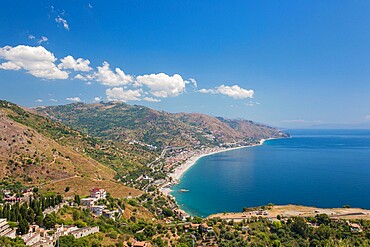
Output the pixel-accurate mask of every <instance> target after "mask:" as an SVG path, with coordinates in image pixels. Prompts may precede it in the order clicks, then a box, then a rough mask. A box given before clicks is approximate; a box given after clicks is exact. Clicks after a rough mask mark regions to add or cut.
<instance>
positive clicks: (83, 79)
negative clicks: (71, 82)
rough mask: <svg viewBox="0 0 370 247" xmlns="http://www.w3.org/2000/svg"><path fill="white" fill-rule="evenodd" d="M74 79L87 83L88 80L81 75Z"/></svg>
mask: <svg viewBox="0 0 370 247" xmlns="http://www.w3.org/2000/svg"><path fill="white" fill-rule="evenodd" d="M74 78H75V79H78V80H82V81H87V78H86V77H85V76H83V75H81V74H77V75H76V76H75V77H74Z"/></svg>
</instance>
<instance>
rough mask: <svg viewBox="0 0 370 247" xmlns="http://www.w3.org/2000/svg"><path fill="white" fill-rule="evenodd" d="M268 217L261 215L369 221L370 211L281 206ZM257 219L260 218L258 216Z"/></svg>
mask: <svg viewBox="0 0 370 247" xmlns="http://www.w3.org/2000/svg"><path fill="white" fill-rule="evenodd" d="M267 211H268V215H266V216H265V215H261V217H268V218H276V217H277V215H280V216H284V217H295V216H300V217H309V216H315V215H317V214H327V215H328V216H329V217H330V218H339V219H366V220H370V210H366V209H361V208H317V207H307V206H299V205H282V206H273V207H271V208H270V209H268V210H267ZM251 216H256V215H255V214H252V215H250V214H249V213H248V212H245V213H226V214H223V213H220V214H214V215H210V216H209V217H208V218H213V217H220V218H222V219H234V220H243V219H247V218H249V217H251ZM257 217H260V215H258V216H257Z"/></svg>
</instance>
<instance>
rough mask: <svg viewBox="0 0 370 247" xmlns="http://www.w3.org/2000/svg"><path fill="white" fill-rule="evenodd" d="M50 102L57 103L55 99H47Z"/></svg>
mask: <svg viewBox="0 0 370 247" xmlns="http://www.w3.org/2000/svg"><path fill="white" fill-rule="evenodd" d="M49 100H50V101H51V102H58V100H56V99H49Z"/></svg>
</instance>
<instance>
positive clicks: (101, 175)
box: [0, 101, 156, 184]
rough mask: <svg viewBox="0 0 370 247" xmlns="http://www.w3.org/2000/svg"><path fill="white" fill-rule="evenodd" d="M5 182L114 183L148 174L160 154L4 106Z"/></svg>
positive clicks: (0, 112)
mask: <svg viewBox="0 0 370 247" xmlns="http://www.w3.org/2000/svg"><path fill="white" fill-rule="evenodd" d="M0 127H1V128H0V164H2V165H1V166H0V169H1V174H0V178H1V179H7V180H10V181H14V180H17V181H21V182H28V183H32V184H41V183H47V182H50V181H56V180H64V179H67V178H71V177H85V178H89V179H94V180H112V181H113V180H115V178H116V177H117V176H119V177H121V176H122V175H123V174H128V173H129V172H130V171H135V172H137V173H140V171H141V170H142V171H145V170H147V168H146V166H145V164H146V163H148V162H150V161H151V160H153V159H154V157H155V156H156V155H155V153H153V152H151V151H147V150H145V149H143V148H142V147H141V146H137V145H123V144H121V143H114V142H111V141H103V140H100V139H96V138H93V137H89V136H87V135H84V134H81V133H80V132H78V131H75V130H73V129H71V128H70V127H67V126H65V125H63V124H62V123H58V122H55V121H52V120H50V119H48V118H46V117H43V116H39V115H36V114H33V113H32V112H30V111H27V110H25V109H23V108H21V107H19V106H17V105H15V104H12V103H10V102H7V101H0Z"/></svg>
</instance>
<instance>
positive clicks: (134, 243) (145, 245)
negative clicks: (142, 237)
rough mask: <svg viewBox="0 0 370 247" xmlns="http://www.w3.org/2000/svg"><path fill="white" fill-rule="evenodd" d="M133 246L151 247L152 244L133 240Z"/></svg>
mask: <svg viewBox="0 0 370 247" xmlns="http://www.w3.org/2000/svg"><path fill="white" fill-rule="evenodd" d="M132 246H134V247H152V244H151V243H150V242H147V241H134V242H133V245H132Z"/></svg>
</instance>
